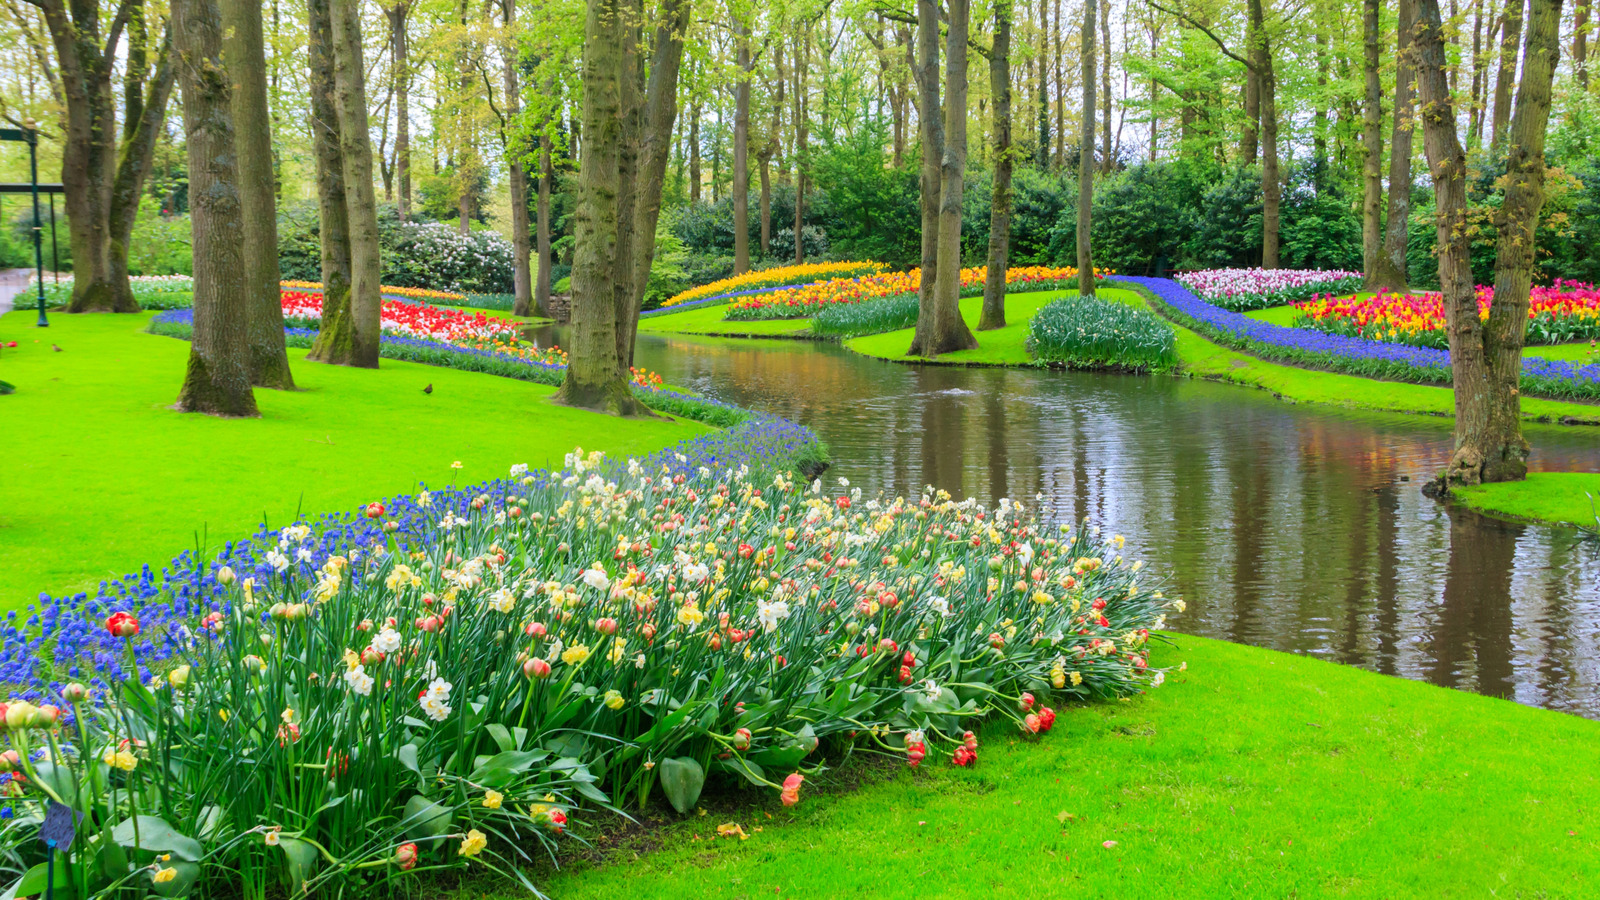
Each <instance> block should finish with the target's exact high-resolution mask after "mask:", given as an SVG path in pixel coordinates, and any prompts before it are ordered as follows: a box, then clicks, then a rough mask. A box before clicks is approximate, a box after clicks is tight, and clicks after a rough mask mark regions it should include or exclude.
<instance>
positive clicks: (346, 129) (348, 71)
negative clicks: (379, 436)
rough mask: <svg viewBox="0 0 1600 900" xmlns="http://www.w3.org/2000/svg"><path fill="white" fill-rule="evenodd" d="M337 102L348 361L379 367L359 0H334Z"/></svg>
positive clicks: (374, 220)
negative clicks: (346, 248) (346, 237)
mask: <svg viewBox="0 0 1600 900" xmlns="http://www.w3.org/2000/svg"><path fill="white" fill-rule="evenodd" d="M330 9H331V12H332V20H333V21H332V26H333V27H332V32H333V81H334V105H335V107H336V109H337V112H338V117H339V140H340V146H339V155H340V156H341V157H342V159H343V163H344V202H345V211H346V215H347V216H348V227H349V230H350V231H349V233H350V324H351V329H350V352H349V356H348V358H346V359H341V360H338V361H339V362H342V363H344V364H346V365H352V366H360V367H362V368H367V369H376V368H377V367H378V346H379V344H378V342H379V328H380V326H381V323H382V318H381V317H382V302H383V298H382V296H381V293H382V283H381V277H382V268H381V265H380V261H379V257H378V254H379V249H378V206H377V198H376V197H375V196H374V194H373V188H372V139H371V137H370V134H371V132H370V131H369V129H368V127H367V86H366V72H365V68H364V67H363V65H362V57H361V4H360V2H359V0H331V2H330Z"/></svg>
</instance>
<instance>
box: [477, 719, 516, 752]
mask: <svg viewBox="0 0 1600 900" xmlns="http://www.w3.org/2000/svg"><path fill="white" fill-rule="evenodd" d="M484 730H485V731H487V732H489V737H492V738H494V742H495V743H496V744H498V745H499V746H500V749H501V750H515V749H517V745H516V743H515V742H514V741H512V740H511V732H510V731H509V730H508V729H507V728H506V727H505V726H504V725H501V724H500V723H499V722H490V723H489V724H488V725H487V726H485V727H484Z"/></svg>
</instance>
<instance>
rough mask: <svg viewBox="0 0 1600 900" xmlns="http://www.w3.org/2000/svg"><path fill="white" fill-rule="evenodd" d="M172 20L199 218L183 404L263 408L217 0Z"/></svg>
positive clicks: (191, 3) (185, 2) (204, 408)
mask: <svg viewBox="0 0 1600 900" xmlns="http://www.w3.org/2000/svg"><path fill="white" fill-rule="evenodd" d="M173 16H174V19H175V21H174V23H173V28H174V30H175V32H176V39H177V49H178V53H179V55H180V56H181V57H182V63H183V66H182V68H183V130H184V137H185V140H186V145H187V147H188V151H189V209H190V214H191V217H192V222H193V226H194V337H193V339H192V340H191V341H190V342H189V365H188V368H187V370H186V371H185V373H184V378H183V388H182V389H181V390H180V391H179V393H178V403H177V408H178V409H179V410H181V411H183V412H200V413H209V414H211V415H217V416H257V415H259V414H260V413H259V412H257V410H256V398H255V392H254V391H253V390H251V387H250V334H249V302H248V300H247V299H246V297H245V255H244V242H245V232H244V216H243V213H242V211H241V209H240V206H239V184H238V168H237V164H236V161H235V158H236V152H237V151H236V149H235V144H234V134H233V110H232V108H231V99H230V95H231V93H232V90H233V88H232V85H231V83H230V78H229V75H230V73H229V72H228V70H227V67H226V66H225V64H224V62H223V57H222V11H221V9H219V8H218V5H217V2H216V0H178V2H177V3H176V4H175V5H174V9H173Z"/></svg>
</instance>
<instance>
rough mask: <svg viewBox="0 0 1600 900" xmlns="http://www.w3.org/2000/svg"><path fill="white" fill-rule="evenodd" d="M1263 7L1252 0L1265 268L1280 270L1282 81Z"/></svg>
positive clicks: (1257, 0) (1263, 262) (1262, 245)
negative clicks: (1280, 90)
mask: <svg viewBox="0 0 1600 900" xmlns="http://www.w3.org/2000/svg"><path fill="white" fill-rule="evenodd" d="M1263 7H1264V0H1250V18H1251V21H1252V22H1253V23H1254V25H1255V28H1254V31H1255V35H1256V38H1255V41H1254V42H1253V44H1252V51H1253V54H1254V56H1255V61H1256V65H1255V71H1256V72H1257V74H1258V75H1259V76H1260V79H1259V80H1260V85H1261V143H1262V148H1261V149H1262V154H1261V268H1263V269H1276V268H1277V267H1278V223H1279V207H1280V206H1281V205H1282V202H1283V181H1282V177H1281V175H1280V173H1279V170H1278V78H1277V75H1276V74H1275V73H1274V71H1273V66H1272V45H1271V43H1270V42H1269V41H1268V40H1267V24H1266V12H1265V10H1264V8H1263Z"/></svg>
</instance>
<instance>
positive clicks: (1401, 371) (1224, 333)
mask: <svg viewBox="0 0 1600 900" xmlns="http://www.w3.org/2000/svg"><path fill="white" fill-rule="evenodd" d="M1122 280H1123V281H1126V282H1129V283H1131V284H1135V285H1138V286H1140V287H1142V288H1144V289H1145V290H1147V291H1149V292H1150V294H1151V296H1153V297H1154V298H1155V300H1156V303H1157V305H1158V307H1161V308H1164V310H1165V311H1167V312H1168V313H1170V314H1171V315H1172V316H1173V317H1175V318H1176V319H1178V321H1179V322H1180V323H1181V324H1184V325H1188V326H1189V327H1191V328H1194V329H1196V330H1198V331H1200V332H1201V333H1203V334H1205V335H1207V336H1208V337H1211V338H1212V339H1214V340H1217V341H1219V342H1221V343H1223V344H1225V345H1227V346H1230V347H1235V348H1237V349H1241V350H1245V351H1247V352H1250V353H1253V354H1256V355H1258V356H1262V357H1264V358H1267V359H1276V360H1283V361H1286V362H1289V363H1293V364H1298V365H1309V366H1314V367H1319V368H1326V369H1332V370H1334V371H1339V372H1348V373H1350V374H1352V375H1363V376H1367V377H1376V378H1392V379H1395V380H1397V381H1411V382H1417V383H1422V384H1449V383H1450V378H1451V373H1450V352H1449V351H1448V350H1438V349H1434V348H1431V347H1412V346H1408V345H1405V344H1393V343H1385V342H1383V341H1374V340H1368V339H1367V338H1361V337H1350V336H1348V335H1342V334H1329V333H1326V332H1320V331H1315V330H1312V329H1309V328H1289V327H1285V326H1282V325H1273V324H1271V323H1269V322H1263V321H1261V320H1259V319H1252V318H1250V317H1249V316H1245V315H1241V314H1239V313H1236V312H1232V311H1230V310H1226V309H1222V308H1220V307H1217V306H1215V305H1213V304H1210V303H1207V302H1206V301H1204V300H1202V299H1200V298H1199V297H1196V296H1195V295H1194V294H1193V293H1192V292H1191V291H1190V290H1189V289H1188V288H1186V287H1184V286H1183V285H1181V284H1179V283H1178V282H1176V281H1170V280H1168V279H1165V278H1135V277H1131V276H1130V277H1125V278H1123V279H1122ZM1522 389H1523V392H1524V393H1525V394H1534V395H1542V396H1546V397H1554V398H1557V399H1568V398H1571V399H1578V400H1597V399H1600V363H1586V364H1581V365H1579V364H1574V363H1570V362H1565V361H1562V360H1552V359H1545V358H1543V357H1538V356H1530V357H1527V358H1525V359H1523V361H1522Z"/></svg>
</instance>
